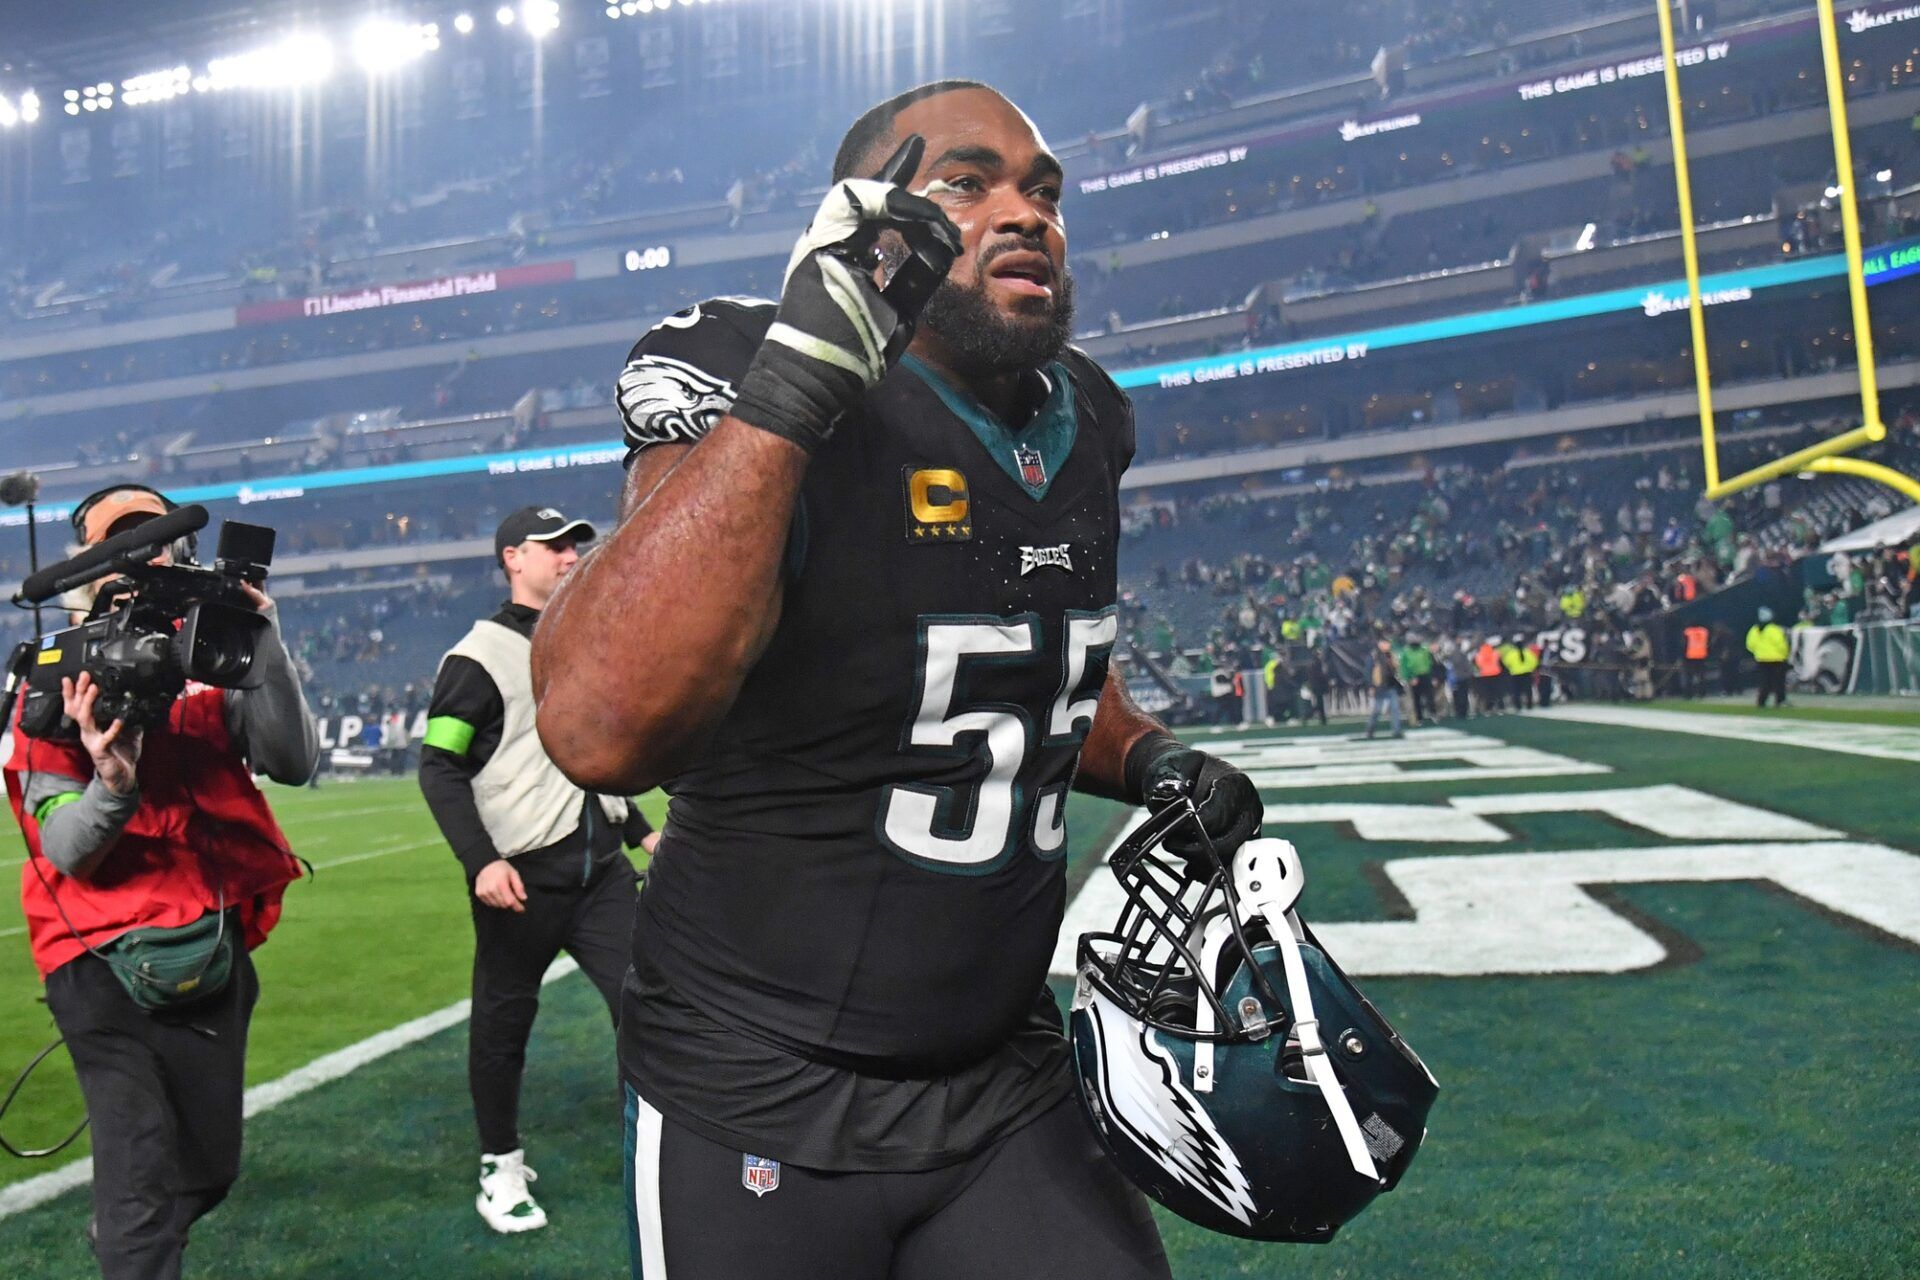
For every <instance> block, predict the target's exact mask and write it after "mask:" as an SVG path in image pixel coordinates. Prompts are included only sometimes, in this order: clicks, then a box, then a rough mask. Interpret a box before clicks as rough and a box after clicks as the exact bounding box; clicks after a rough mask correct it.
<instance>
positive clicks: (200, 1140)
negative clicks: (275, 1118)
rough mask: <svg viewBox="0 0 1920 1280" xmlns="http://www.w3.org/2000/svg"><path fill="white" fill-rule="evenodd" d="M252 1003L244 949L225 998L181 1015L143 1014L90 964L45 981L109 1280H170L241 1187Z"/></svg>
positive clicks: (97, 1253)
mask: <svg viewBox="0 0 1920 1280" xmlns="http://www.w3.org/2000/svg"><path fill="white" fill-rule="evenodd" d="M259 994H260V986H259V982H258V980H257V979H256V978H255V976H254V972H253V961H252V959H251V958H250V957H249V956H248V955H247V949H246V947H244V946H236V947H235V948H234V963H233V976H232V977H231V978H230V979H229V980H228V982H227V987H226V990H224V991H222V992H221V993H220V994H219V995H217V996H215V997H213V998H212V999H211V1000H208V1001H207V1002H205V1003H204V1004H202V1005H199V1006H196V1007H194V1008H191V1009H188V1010H183V1011H181V1012H179V1013H177V1014H151V1013H148V1012H146V1011H145V1010H143V1009H142V1008H140V1006H139V1005H137V1004H135V1003H134V1002H133V998H132V997H131V996H129V995H128V994H127V992H126V988H124V987H122V986H121V985H120V980H119V979H118V978H116V977H115V976H114V974H113V971H112V970H110V969H109V968H108V967H107V963H106V961H104V960H100V959H98V958H96V957H94V956H92V955H83V956H80V957H79V958H78V959H75V960H70V961H68V962H67V963H66V964H63V965H61V966H60V967H59V968H58V969H55V970H54V971H53V972H52V973H50V974H48V975H47V1006H48V1008H50V1009H52V1010H53V1018H54V1021H55V1022H56V1023H58V1024H59V1027H60V1034H61V1035H62V1036H64V1037H66V1041H67V1053H68V1054H69V1055H70V1056H71V1057H72V1058H73V1068H74V1072H75V1074H77V1075H78V1076H79V1077H80V1092H81V1094H82V1096H84V1097H85V1098H86V1102H87V1118H88V1119H89V1120H90V1121H91V1122H92V1127H93V1227H92V1230H91V1232H90V1233H89V1234H90V1235H91V1236H92V1239H93V1254H94V1257H95V1259H97V1260H98V1262H99V1263H100V1274H101V1275H102V1276H104V1277H106V1280H176V1278H177V1277H178V1276H179V1275H180V1258H181V1254H182V1253H183V1252H184V1251H185V1250H186V1247H187V1228H188V1227H190V1226H192V1225H193V1224H194V1222H195V1221H196V1220H198V1219H199V1218H200V1217H201V1216H202V1215H203V1214H205V1213H206V1212H207V1211H208V1210H209V1209H212V1208H213V1207H214V1206H215V1205H217V1204H219V1203H220V1202H221V1201H222V1200H224V1199H225V1198H226V1195H227V1189H228V1188H229V1187H231V1186H232V1185H233V1180H234V1179H235V1178H237V1177H239V1176H240V1115H241V1096H242V1092H243V1088H244V1084H243V1078H244V1076H245V1073H246V1061H247V1026H248V1024H249V1023H250V1022H251V1021H252V1018H253V1004H254V1001H255V1000H256V999H258V998H259ZM217 1269H218V1268H217V1267H216V1268H215V1270H217Z"/></svg>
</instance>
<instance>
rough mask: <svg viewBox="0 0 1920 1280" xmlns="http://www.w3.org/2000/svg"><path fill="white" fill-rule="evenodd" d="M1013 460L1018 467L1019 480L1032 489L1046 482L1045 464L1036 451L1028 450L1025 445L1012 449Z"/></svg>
mask: <svg viewBox="0 0 1920 1280" xmlns="http://www.w3.org/2000/svg"><path fill="white" fill-rule="evenodd" d="M1013 460H1014V462H1015V463H1016V464H1018V465H1019V467H1020V479H1021V480H1022V481H1023V482H1025V483H1026V484H1028V485H1031V486H1032V487H1033V488H1036V489H1037V488H1039V487H1040V486H1041V485H1043V484H1045V483H1046V482H1047V463H1046V460H1045V459H1044V458H1042V457H1041V456H1040V451H1039V450H1038V449H1029V448H1027V447H1026V446H1025V445H1015V446H1014V447H1013Z"/></svg>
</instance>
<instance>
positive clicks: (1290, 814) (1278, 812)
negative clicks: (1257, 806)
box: [1266, 800, 1512, 844]
mask: <svg viewBox="0 0 1920 1280" xmlns="http://www.w3.org/2000/svg"><path fill="white" fill-rule="evenodd" d="M1308 822H1344V823H1348V824H1350V825H1351V826H1352V827H1353V833H1354V834H1355V835H1357V836H1359V837H1360V838H1361V839H1362V840H1392V841H1402V842H1414V843H1421V844H1425V843H1435V844H1499V843H1500V842H1502V841H1503V840H1510V839H1512V837H1511V836H1509V835H1508V834H1507V833H1506V832H1505V831H1503V830H1502V829H1501V828H1499V827H1496V826H1495V825H1494V824H1493V823H1491V822H1488V821H1487V820H1486V819H1485V818H1482V817H1479V816H1477V815H1475V814H1472V813H1468V812H1466V811H1465V810H1461V809H1453V808H1449V807H1448V806H1446V805H1444V804H1360V803H1357V802H1356V803H1352V804H1349V803H1346V802H1343V801H1339V800H1335V801H1332V802H1330V803H1327V804H1270V805H1268V806H1267V813H1266V826H1267V827H1268V828H1270V829H1278V830H1280V831H1283V832H1284V831H1286V830H1288V829H1289V828H1292V827H1297V826H1300V825H1302V824H1304V823H1308Z"/></svg>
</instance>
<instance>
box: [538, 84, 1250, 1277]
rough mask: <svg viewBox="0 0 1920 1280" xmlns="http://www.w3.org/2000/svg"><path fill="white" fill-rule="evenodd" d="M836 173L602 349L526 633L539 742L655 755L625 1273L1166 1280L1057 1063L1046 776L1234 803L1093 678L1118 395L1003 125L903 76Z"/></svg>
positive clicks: (1118, 464)
mask: <svg viewBox="0 0 1920 1280" xmlns="http://www.w3.org/2000/svg"><path fill="white" fill-rule="evenodd" d="M865 175H875V176H872V177H868V176H865ZM833 179H834V185H833V187H832V188H831V190H830V191H829V192H828V195H827V198H826V200H825V202H824V203H823V204H822V206H821V209H820V211H819V213H818V214H817V215H816V217H815V219H814V221H813V223H812V225H811V226H810V227H809V229H808V231H807V233H806V234H805V236H803V237H802V239H801V241H800V243H799V244H798V246H796V248H795V250H794V254H793V256H792V259H791V260H790V263H789V266H788V271H787V276H786V280H785V285H784V289H783V292H782V296H781V299H780V301H779V303H778V304H777V305H776V304H773V303H763V302H753V301H747V300H741V299H715V300H712V301H708V302H703V303H701V304H700V305H699V306H696V307H693V308H691V309H689V310H687V311H684V312H682V313H680V314H679V315H677V316H674V317H671V318H670V319H667V320H665V321H663V322H661V324H660V325H659V326H657V327H656V328H654V329H653V330H652V331H650V332H649V333H648V334H647V335H646V336H645V337H643V338H642V339H641V340H640V342H639V344H638V345H637V346H636V347H635V348H634V349H633V353H632V355H631V357H630V359H629V362H628V364H627V366H626V369H625V371H624V372H623V373H622V375H621V377H620V380H619V389H618V396H619V404H620V409H621V413H622V416H623V418H624V420H625V424H626V438H627V442H628V445H629V448H630V456H629V460H628V471H629V474H628V479H627V485H626V490H625V497H624V510H625V515H624V518H623V520H622V522H621V524H620V527H619V528H618V530H617V531H616V532H615V533H614V534H613V535H612V536H611V537H610V538H608V539H607V541H606V543H605V545H603V546H602V547H601V548H600V549H598V550H596V551H595V552H593V553H592V554H591V555H589V556H588V557H587V558H586V559H585V560H583V561H582V562H581V564H580V567H579V568H578V569H577V570H576V571H575V572H574V574H573V575H572V576H571V580H570V581H569V582H568V583H567V584H566V585H565V586H564V587H563V588H562V590H561V591H560V593H559V594H558V595H557V596H556V597H555V598H554V600H553V603H552V605H551V606H550V608H549V610H548V613H547V617H546V619H545V620H544V621H543V623H542V625H541V627H540V628H539V630H538V632H537V633H536V635H535V640H534V683H535V689H536V694H537V696H538V698H539V699H540V708H539V727H540V732H541V735H542V737H543V738H544V739H545V741H546V744H547V747H548V749H549V751H550V752H551V754H552V757H553V759H554V760H555V761H556V762H557V763H558V764H559V765H560V767H561V768H562V769H563V770H564V771H566V772H567V773H568V774H570V775H571V776H572V777H573V778H574V779H575V780H576V781H577V782H579V783H580V784H581V785H583V786H586V787H589V788H591V789H594V790H616V791H617V790H619V789H622V788H626V789H630V790H631V789H643V788H646V787H651V786H654V785H657V784H661V783H665V784H666V785H667V786H668V788H669V789H670V791H671V792H672V804H671V808H670V809H669V821H668V824H667V828H666V833H665V835H664V837H663V839H662V842H661V845H660V850H659V857H658V860H657V861H656V863H655V864H654V867H655V869H654V871H653V878H652V880H651V882H650V883H649V884H648V886H647V888H646V890H645V891H644V892H643V893H642V894H641V896H640V906H639V911H638V914H637V917H636V921H635V927H634V939H633V968H632V970H631V971H630V972H629V974H628V977H627V983H626V989H625V992H624V996H623V1007H622V1016H621V1066H622V1070H623V1072H624V1075H625V1079H626V1082H627V1086H628V1091H627V1116H626V1144H627V1168H628V1187H627V1191H628V1204H629V1209H630V1212H631V1215H632V1224H633V1232H632V1243H633V1249H634V1262H635V1267H636V1271H637V1273H638V1274H640V1275H642V1276H644V1277H647V1280H664V1278H665V1277H667V1276H671V1277H673V1280H721V1278H722V1277H724V1278H725V1280H737V1277H739V1276H741V1275H748V1274H756V1275H767V1274H772V1275H779V1276H789V1277H808V1278H812V1277H828V1276H831V1277H835V1278H836V1280H841V1278H844V1280H866V1278H871V1280H887V1278H891V1280H944V1278H947V1277H951V1278H953V1280H960V1278H961V1277H979V1276H986V1275H991V1276H995V1277H1005V1278H1007V1280H1027V1278H1032V1280H1040V1278H1041V1277H1047V1278H1049V1280H1051V1278H1053V1277H1059V1276H1067V1275H1072V1276H1099V1277H1102V1278H1103V1280H1127V1278H1132V1277H1140V1278H1147V1277H1165V1276H1166V1275H1167V1274H1168V1272H1167V1263H1166V1258H1165V1254H1164V1251H1163V1250H1162V1248H1161V1245H1160V1241H1159V1238H1158V1236H1157V1233H1156V1230H1155V1227H1154V1222H1153V1219H1152V1217H1151V1216H1150V1214H1149V1212H1148V1209H1147V1206H1146V1203H1145V1201H1144V1199H1143V1198H1142V1197H1141V1196H1140V1195H1139V1194H1138V1193H1137V1192H1136V1191H1134V1190H1133V1189H1132V1188H1131V1186H1130V1185H1129V1184H1128V1183H1127V1182H1126V1180H1125V1179H1124V1178H1123V1177H1122V1176H1121V1175H1120V1173H1119V1171H1118V1170H1117V1169H1116V1168H1115V1166H1114V1165H1113V1164H1112V1162H1111V1161H1110V1159H1109V1158H1108V1157H1107V1156H1105V1155H1104V1154H1103V1153H1102V1151H1101V1149H1100V1147H1099V1145H1098V1143H1097V1142H1096V1140H1095V1139H1094V1137H1093V1135H1092V1134H1091V1133H1090V1132H1089V1130H1088V1128H1087V1126H1086V1124H1085V1123H1084V1122H1083V1120H1082V1119H1081V1117H1080V1116H1079V1115H1078V1114H1076V1107H1075V1104H1074V1102H1073V1101H1072V1099H1071V1098H1070V1096H1069V1095H1070V1093H1071V1091H1072V1083H1071V1078H1070V1073H1069V1070H1068V1060H1069V1053H1068V1046H1067V1041H1066V1040H1065V1038H1064V1037H1063V1035H1062V1032H1061V1018H1060V1013H1059V1010H1058V1008H1057V1007H1056V1005H1055V1003H1054V1000H1053V998H1052V996H1051V995H1050V993H1049V991H1048V988H1047V969H1048V962H1049V960H1050V958H1051V956H1052V953H1053V948H1054V940H1055V937H1056V934H1057V932H1058V930H1059V927H1060V922H1061V916H1062V912H1063V910H1064V906H1065V894H1066V875H1065V866H1064V855H1065V853H1066V848H1067V834H1066V829H1065V822H1064V818H1065V810H1066V793H1067V792H1068V790H1069V789H1074V788H1077V789H1079V790H1082V791H1087V792H1091V793H1093V794H1096V795H1103V796H1110V797H1116V798H1119V799H1123V800H1128V801H1132V802H1135V803H1138V802H1140V801H1141V800H1142V798H1143V797H1144V796H1145V795H1146V794H1147V793H1148V788H1149V787H1151V786H1152V785H1153V784H1154V783H1155V782H1157V781H1160V780H1162V779H1164V778H1167V777H1178V778H1180V779H1182V780H1183V781H1184V782H1185V783H1186V784H1187V786H1188V788H1189V790H1190V793H1191V794H1192V795H1193V796H1194V797H1195V798H1196V799H1197V800H1198V801H1199V802H1200V809H1201V812H1202V814H1203V821H1204V824H1205V828H1206V832H1207V834H1208V835H1209V836H1211V837H1212V838H1213V839H1214V840H1216V841H1218V842H1221V843H1222V844H1223V845H1226V846H1231V845H1234V844H1237V843H1238V842H1239V841H1241V840H1243V839H1245V838H1246V837H1247V836H1249V835H1252V834H1254V833H1255V832H1256V831H1257V830H1258V828H1259V824H1260V816H1261V810H1260V801H1259V798H1258V795H1257V793H1256V792H1255V790H1254V787H1253V785H1252V783H1251V782H1250V781H1249V780H1248V779H1247V778H1246V776H1245V775H1244V774H1241V773H1239V772H1238V771H1237V770H1234V769H1232V768H1231V767H1229V766H1227V765H1225V764H1224V763H1222V762H1220V761H1218V760H1215V759H1213V758H1212V757H1210V756H1207V755H1205V754H1203V753H1201V752H1198V751H1194V750H1190V749H1188V748H1185V747H1183V746H1181V745H1180V744H1179V743H1178V742H1177V741H1175V740H1174V739H1173V738H1172V737H1171V736H1170V735H1168V734H1167V732H1166V731H1165V729H1164V728H1162V727H1161V726H1160V725H1159V724H1158V723H1157V722H1155V721H1154V720H1152V719H1151V718H1149V717H1148V716H1146V715H1145V714H1143V713H1142V712H1141V711H1140V710H1139V709H1138V708H1136V707H1135V706H1134V705H1133V704H1132V702H1131V701H1130V700H1129V698H1128V697H1127V694H1126V691H1125V689H1124V687H1123V685H1122V684H1121V682H1120V681H1119V680H1118V679H1117V678H1115V677H1112V676H1110V675H1109V658H1110V655H1111V651H1112V648H1113V643H1114V638H1115V612H1114V604H1115V558H1116V554H1117V552H1118V546H1119V501H1118V497H1119V483H1120V477H1121V473H1122V472H1123V471H1124V470H1125V469H1126V466H1127V464H1128V461H1129V459H1130V458H1131V457H1132V455H1133V445H1134V427H1133V413H1132V408H1131V406H1130V404H1129V403H1128V401H1127V398H1126V396H1125V395H1124V394H1123V393H1122V392H1121V391H1120V390H1119V389H1118V388H1117V387H1116V386H1115V385H1114V384H1113V382H1112V380H1111V379H1109V378H1108V377H1107V375H1106V374H1105V373H1104V372H1102V371H1101V369H1100V367H1099V366H1098V365H1096V364H1095V363H1094V362H1093V361H1092V360H1091V359H1089V358H1088V357H1087V356H1085V355H1084V354H1082V353H1081V352H1079V351H1076V350H1075V349H1073V348H1072V347H1070V346H1069V345H1068V343H1067V339H1068V336H1069V334H1070V331H1071V330H1070V324H1071V317H1072V296H1073V282H1072V278H1071V277H1070V276H1069V274H1068V272H1067V267H1066V261H1067V253H1066V233H1065V224H1064V221H1063V219H1062V214H1061V197H1062V173H1061V166H1060V162H1059V161H1058V160H1057V159H1055V157H1054V156H1053V155H1052V154H1051V153H1050V152H1049V151H1048V149H1047V146H1046V143H1045V142H1044V141H1043V140H1042V138H1041V137H1040V134H1039V132H1038V130H1037V129H1036V128H1035V127H1034V125H1033V122H1032V121H1030V120H1029V119H1028V118H1027V117H1026V116H1025V115H1024V114H1023V113H1022V112H1021V111H1020V110H1019V109H1018V108H1017V107H1015V106H1014V104H1013V103H1011V102H1009V101H1008V100H1007V99H1006V98H1004V97H1003V96H1001V95H1000V94H999V93H998V92H996V91H994V90H993V89H991V88H989V87H987V86H985V85H982V84H979V83H976V82H971V81H942V82H939V83H935V84H931V85H926V86H923V87H921V88H917V89H914V90H911V91H909V92H907V93H903V94H901V95H899V96H897V97H895V98H892V99H890V100H888V101H887V102H884V103H882V104H880V105H879V106H877V107H875V108H873V109H872V110H870V111H869V112H867V113H866V114H865V115H863V116H862V117H861V118H860V119H859V120H858V121H856V122H855V123H854V125H853V127H852V128H851V129H850V130H849V131H848V133H847V136H846V138H845V140H844V141H843V143H842V144H841V146H840V149H839V153H838V155H837V156H836V157H835V161H834V173H833ZM909 339H910V341H909ZM1189 843H1190V845H1192V846H1193V847H1192V848H1190V849H1188V850H1185V852H1188V853H1190V854H1191V855H1193V856H1200V846H1201V844H1202V841H1201V838H1200V836H1199V835H1198V834H1197V833H1195V834H1193V835H1191V836H1190V837H1189Z"/></svg>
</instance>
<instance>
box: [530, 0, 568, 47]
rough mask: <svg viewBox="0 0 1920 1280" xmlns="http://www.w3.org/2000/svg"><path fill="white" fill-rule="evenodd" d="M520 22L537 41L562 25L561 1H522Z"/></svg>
mask: <svg viewBox="0 0 1920 1280" xmlns="http://www.w3.org/2000/svg"><path fill="white" fill-rule="evenodd" d="M520 21H521V22H523V23H525V24H526V28H527V34H528V35H530V36H532V37H533V38H534V39H535V40H538V39H540V38H541V37H542V36H544V35H546V34H547V33H548V32H549V31H552V30H553V29H554V28H556V27H558V26H559V25H560V0H522V3H521V5H520Z"/></svg>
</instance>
